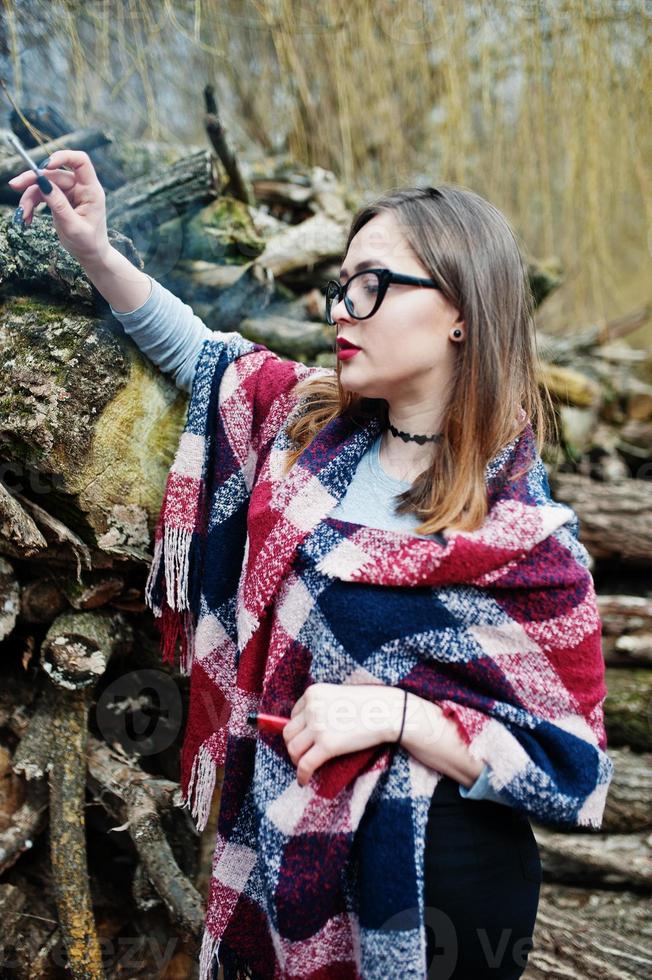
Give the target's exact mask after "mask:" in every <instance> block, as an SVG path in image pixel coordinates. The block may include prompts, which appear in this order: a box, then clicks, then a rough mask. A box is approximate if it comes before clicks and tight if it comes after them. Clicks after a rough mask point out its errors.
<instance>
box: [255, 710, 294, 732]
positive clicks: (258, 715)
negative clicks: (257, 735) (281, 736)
mask: <svg viewBox="0 0 652 980" xmlns="http://www.w3.org/2000/svg"><path fill="white" fill-rule="evenodd" d="M290 720H291V719H290V718H283V717H282V716H281V715H266V714H265V713H264V712H262V711H251V712H250V713H249V714H248V715H247V721H248V722H249V724H250V725H256V727H257V728H264V729H266V730H267V731H268V732H282V731H283V729H284V728H285V726H286V725H287V723H288V722H289V721H290Z"/></svg>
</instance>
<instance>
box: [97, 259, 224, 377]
mask: <svg viewBox="0 0 652 980" xmlns="http://www.w3.org/2000/svg"><path fill="white" fill-rule="evenodd" d="M121 261H124V262H127V260H126V259H125V258H124V256H122V255H120V253H119V252H115V253H114V256H109V257H108V260H107V262H108V269H105V268H103V269H99V270H98V269H95V268H92V267H91V268H90V269H88V270H87V274H88V276H89V278H90V279H91V281H92V282H93V283H94V284H95V286H96V287H97V289H98V290H99V291H100V292H101V293H102V295H104V292H103V289H102V286H103V285H104V280H105V279H106V281H107V282H108V284H109V288H108V289H107V292H109V293H110V292H111V291H112V289H111V284H112V283H114V282H115V281H116V278H120V273H119V271H117V272H116V271H114V270H113V269H112V267H113V266H114V265H115V266H117V267H118V269H119V267H120V263H121ZM130 264H131V263H129V262H127V265H130ZM132 268H133V266H132ZM134 272H138V270H137V269H134ZM138 275H139V276H144V277H145V280H146V283H147V292H146V296H145V298H144V299H142V298H141V297H142V292H141V294H140V295H136V294H135V290H134V293H133V294H131V295H132V296H133V299H132V302H134V301H135V302H136V303H137V301H138V299H141V302H140V303H139V304H138V303H137V305H136V306H135V307H134V308H133V309H132V308H131V307H129V308H128V309H126V310H125V309H124V308H125V307H126V306H127V303H126V302H125V300H126V294H123V299H122V301H121V302H120V307H119V308H118V309H116V308H115V307H114V306H113V304H112V303H111V302H110V301H109V306H110V308H111V312H112V313H113V315H114V317H115V318H116V319H117V320H119V322H120V323H121V324H122V325H123V327H124V328H125V331H126V333H127V334H129V336H130V337H131V338H132V340H133V341H134V342H135V343H136V344H138V346H139V348H140V349H141V350H142V352H143V354H145V355H146V356H147V357H148V358H149V359H150V361H152V363H154V364H156V366H157V367H158V368H160V370H161V371H164V372H165V373H166V374H170V375H171V376H172V377H173V379H174V382H175V384H176V385H177V387H178V388H181V389H182V390H183V391H187V392H190V391H191V388H192V381H193V377H194V372H195V365H196V362H197V357H198V355H199V351H200V349H201V346H202V344H203V342H204V341H205V340H206V339H207V338H214V339H218V338H219V337H220V334H218V333H215V332H214V331H212V330H209V328H208V327H207V326H206V324H205V323H204V322H203V321H202V320H200V318H199V317H198V316H197V315H196V314H195V313H194V312H193V310H192V307H190V306H188V304H187V303H184V302H183V301H182V300H180V299H179V297H178V296H175V295H174V293H172V292H170V290H169V289H166V288H165V286H162V285H161V283H160V282H158V281H157V280H156V279H152V277H151V276H148V275H146V274H144V273H138ZM143 291H144V290H143ZM221 336H226V335H224V334H223V335H221ZM228 336H231V334H229V335H228Z"/></svg>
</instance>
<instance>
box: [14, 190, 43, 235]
mask: <svg viewBox="0 0 652 980" xmlns="http://www.w3.org/2000/svg"><path fill="white" fill-rule="evenodd" d="M44 200H45V198H44V197H43V195H42V194H41V191H40V190H39V188H38V187H37V186H36V184H33V185H32V186H31V187H28V188H27V190H26V191H25V193H24V194H23V195H22V197H21V199H20V201H19V202H18V207H19V208H22V209H23V221H24V222H25V224H26V225H30V224H31V223H32V217H33V215H34V210H35V208H36V206H37V204H40V203H41V201H44Z"/></svg>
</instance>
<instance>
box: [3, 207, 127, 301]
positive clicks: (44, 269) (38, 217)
mask: <svg viewBox="0 0 652 980" xmlns="http://www.w3.org/2000/svg"><path fill="white" fill-rule="evenodd" d="M108 237H109V241H110V242H111V245H112V246H113V247H114V248H115V249H116V250H117V251H119V252H121V253H122V255H124V256H126V258H128V259H129V261H130V262H131V263H133V264H134V265H136V266H137V267H138V268H142V261H141V259H140V258H139V256H138V254H137V252H136V250H135V249H134V246H133V244H132V242H131V241H130V240H129V239H128V238H125V236H124V235H122V234H121V233H120V232H119V231H116V230H115V229H114V228H110V229H109V232H108ZM0 290H2V291H3V292H5V291H8V290H12V291H13V292H15V293H19V294H20V293H23V294H24V295H25V297H32V296H34V294H40V295H41V296H42V297H44V298H46V301H47V303H48V304H51V305H53V306H55V307H56V301H57V300H59V301H60V302H63V303H66V304H67V305H69V306H72V305H73V304H74V308H75V309H76V310H77V311H84V310H87V311H89V312H91V311H93V310H95V311H101V310H106V303H105V301H104V300H103V299H102V297H101V296H100V294H99V293H98V291H97V290H96V289H95V287H94V286H93V284H92V283H91V282H90V280H89V279H88V278H87V276H86V275H85V273H84V270H83V269H82V267H81V266H80V265H79V263H78V262H77V261H76V259H73V257H72V256H71V255H70V254H69V253H68V252H67V251H66V250H65V249H64V248H63V246H62V245H61V244H60V242H59V239H58V237H57V234H56V232H55V230H54V225H53V224H52V216H51V215H50V214H49V213H43V212H42V211H37V212H36V213H35V215H34V221H33V222H32V225H31V227H30V228H27V229H26V230H25V231H23V232H21V231H19V229H18V228H16V227H15V226H14V225H13V224H12V222H11V221H10V220H9V217H8V216H7V217H0ZM53 312H55V313H56V309H55V310H54V311H53Z"/></svg>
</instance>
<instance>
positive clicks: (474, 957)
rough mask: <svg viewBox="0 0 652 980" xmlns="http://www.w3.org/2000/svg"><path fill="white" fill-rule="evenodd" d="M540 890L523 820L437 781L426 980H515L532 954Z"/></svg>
mask: <svg viewBox="0 0 652 980" xmlns="http://www.w3.org/2000/svg"><path fill="white" fill-rule="evenodd" d="M540 885H541V860H540V858H539V849H538V847H537V843H536V840H535V837H534V834H533V832H532V827H531V826H530V822H529V820H528V819H527V817H526V816H525V815H524V814H522V813H518V812H517V811H516V810H514V809H513V808H512V807H509V806H504V805H503V804H502V803H495V802H490V801H487V800H469V799H465V798H464V797H463V796H461V795H460V792H459V784H458V783H456V782H455V781H454V780H452V779H449V778H448V777H447V776H445V777H443V778H442V779H441V780H440V781H439V783H438V784H437V788H436V789H435V792H434V793H433V797H432V800H431V803H430V809H429V811H428V824H427V827H426V840H425V853H424V898H425V901H424V905H425V915H424V922H425V925H426V936H427V947H428V953H427V963H428V974H427V976H428V978H432V980H517V978H518V977H520V976H521V975H522V973H523V971H524V970H525V966H526V964H527V958H528V954H529V952H530V950H531V948H532V933H533V931H534V923H535V919H536V914H537V907H538V904H539V889H540Z"/></svg>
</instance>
